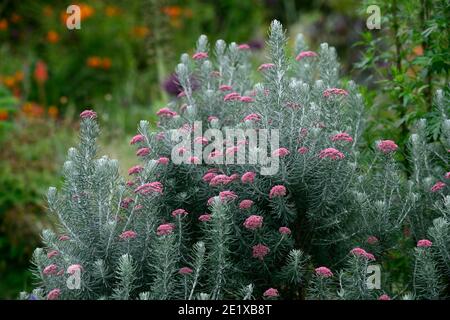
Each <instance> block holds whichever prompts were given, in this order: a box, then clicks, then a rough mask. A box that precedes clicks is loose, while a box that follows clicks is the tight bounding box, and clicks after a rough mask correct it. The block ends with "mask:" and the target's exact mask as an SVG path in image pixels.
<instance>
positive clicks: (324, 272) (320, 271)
mask: <svg viewBox="0 0 450 320" xmlns="http://www.w3.org/2000/svg"><path fill="white" fill-rule="evenodd" d="M314 271H315V272H316V274H317V275H318V276H320V277H323V278H330V277H332V276H333V272H331V270H330V269H328V268H327V267H318V268H316V269H315V270H314Z"/></svg>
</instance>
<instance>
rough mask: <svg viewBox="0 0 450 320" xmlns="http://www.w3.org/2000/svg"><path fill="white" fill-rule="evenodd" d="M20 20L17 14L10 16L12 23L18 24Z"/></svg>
mask: <svg viewBox="0 0 450 320" xmlns="http://www.w3.org/2000/svg"><path fill="white" fill-rule="evenodd" d="M21 20H22V17H21V16H19V15H18V14H17V13H13V14H12V15H11V22H12V23H17V22H20V21H21Z"/></svg>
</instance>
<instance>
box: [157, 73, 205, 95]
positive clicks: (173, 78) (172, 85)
mask: <svg viewBox="0 0 450 320" xmlns="http://www.w3.org/2000/svg"><path fill="white" fill-rule="evenodd" d="M190 80H191V86H192V90H193V91H194V90H196V89H198V87H199V86H200V85H199V83H198V81H197V80H196V79H195V78H193V77H191V79H190ZM162 87H163V89H164V90H165V91H166V92H167V93H168V94H170V95H171V96H174V97H176V96H178V95H179V94H180V93H182V92H183V87H182V86H181V85H180V82H179V80H178V77H177V75H176V73H172V74H171V75H170V76H168V77H167V79H166V80H164V82H163V84H162Z"/></svg>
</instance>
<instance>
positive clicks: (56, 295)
mask: <svg viewBox="0 0 450 320" xmlns="http://www.w3.org/2000/svg"><path fill="white" fill-rule="evenodd" d="M60 294H61V290H60V289H53V290H52V291H50V292H49V293H48V294H47V300H57V299H58V298H59V295H60Z"/></svg>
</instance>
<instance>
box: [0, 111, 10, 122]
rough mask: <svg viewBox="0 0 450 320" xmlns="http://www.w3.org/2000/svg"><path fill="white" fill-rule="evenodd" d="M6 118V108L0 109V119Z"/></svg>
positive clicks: (4, 119)
mask: <svg viewBox="0 0 450 320" xmlns="http://www.w3.org/2000/svg"><path fill="white" fill-rule="evenodd" d="M6 120H8V110H3V109H0V121H6Z"/></svg>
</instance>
